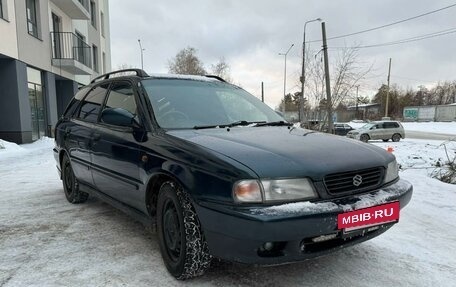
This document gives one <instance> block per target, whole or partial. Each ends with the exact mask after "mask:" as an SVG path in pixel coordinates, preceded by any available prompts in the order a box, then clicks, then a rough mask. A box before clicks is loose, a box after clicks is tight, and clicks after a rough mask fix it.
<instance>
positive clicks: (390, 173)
mask: <svg viewBox="0 0 456 287" xmlns="http://www.w3.org/2000/svg"><path fill="white" fill-rule="evenodd" d="M398 177H399V166H398V165H397V161H396V160H393V161H392V162H390V163H389V164H388V168H387V169H386V175H385V181H384V183H388V182H391V181H393V180H395V179H396V178H398Z"/></svg>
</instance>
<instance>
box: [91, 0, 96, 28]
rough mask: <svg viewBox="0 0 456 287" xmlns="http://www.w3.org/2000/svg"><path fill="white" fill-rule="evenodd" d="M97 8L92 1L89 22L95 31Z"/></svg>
mask: <svg viewBox="0 0 456 287" xmlns="http://www.w3.org/2000/svg"><path fill="white" fill-rule="evenodd" d="M96 7H97V6H96V5H95V2H94V1H90V22H91V23H92V26H93V27H94V28H95V29H96V28H97V8H96Z"/></svg>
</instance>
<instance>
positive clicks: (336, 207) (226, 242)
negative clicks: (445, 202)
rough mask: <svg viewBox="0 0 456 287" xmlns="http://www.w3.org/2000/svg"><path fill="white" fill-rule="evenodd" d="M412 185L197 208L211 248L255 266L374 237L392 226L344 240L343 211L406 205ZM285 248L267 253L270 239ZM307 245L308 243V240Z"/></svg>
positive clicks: (224, 256)
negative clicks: (263, 203) (338, 196)
mask: <svg viewBox="0 0 456 287" xmlns="http://www.w3.org/2000/svg"><path fill="white" fill-rule="evenodd" d="M412 192H413V187H412V185H411V184H410V183H409V182H407V181H405V180H399V181H397V182H396V183H394V184H392V185H390V186H388V187H386V188H382V189H379V190H376V191H373V192H370V193H368V194H362V195H353V196H350V197H345V198H341V199H335V200H331V201H327V202H319V203H310V202H298V203H289V204H282V205H277V206H270V207H262V208H259V207H236V208H233V207H227V206H223V205H215V204H213V203H210V204H206V203H201V204H197V205H196V206H195V208H196V210H197V213H198V216H199V219H200V221H201V224H202V226H203V229H204V232H205V236H206V239H207V242H208V245H209V250H210V251H211V253H212V254H213V255H214V256H215V257H219V258H222V259H227V260H231V261H237V262H242V263H251V264H281V263H287V262H293V261H300V260H304V259H307V258H311V257H316V256H320V255H323V254H325V253H328V252H331V251H333V250H336V249H340V248H343V247H347V246H350V245H353V244H357V243H359V242H362V241H365V240H368V239H370V238H373V237H375V236H377V235H379V234H381V233H383V232H384V231H386V230H387V229H389V228H390V227H391V225H392V224H385V225H381V226H380V228H379V229H376V230H374V231H372V232H369V233H367V234H363V236H357V237H353V238H348V239H347V238H342V234H341V232H340V231H339V230H338V228H337V216H338V214H340V213H343V212H347V211H351V210H357V209H361V208H366V207H371V206H376V205H380V204H384V203H388V202H393V201H399V202H400V207H401V208H403V207H404V206H405V205H407V204H408V202H409V201H410V199H411V196H412ZM335 234H336V235H337V236H336V237H335V238H333V239H332V240H331V241H325V242H324V243H322V244H320V245H318V244H314V242H310V243H312V244H310V245H309V247H307V248H306V247H305V246H307V245H306V244H307V243H306V242H309V240H311V239H312V238H316V237H320V236H325V235H331V236H335ZM269 242H271V243H274V244H276V245H274V246H279V247H280V250H278V252H276V253H274V254H270V253H267V252H266V253H262V251H261V249H262V247H263V246H264V244H265V243H269ZM305 243H306V244H305Z"/></svg>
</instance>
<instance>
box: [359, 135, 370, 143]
mask: <svg viewBox="0 0 456 287" xmlns="http://www.w3.org/2000/svg"><path fill="white" fill-rule="evenodd" d="M359 139H360V140H361V141H362V142H365V143H367V142H368V141H369V139H370V138H369V135H367V134H362V135H361V137H360V138H359Z"/></svg>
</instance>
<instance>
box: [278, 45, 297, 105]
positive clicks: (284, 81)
mask: <svg viewBox="0 0 456 287" xmlns="http://www.w3.org/2000/svg"><path fill="white" fill-rule="evenodd" d="M293 46H294V44H291V46H290V48H288V50H287V52H286V53H279V55H280V56H285V71H284V76H283V113H284V114H285V106H286V95H287V55H288V53H289V52H290V50H291V48H293Z"/></svg>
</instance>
